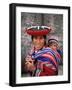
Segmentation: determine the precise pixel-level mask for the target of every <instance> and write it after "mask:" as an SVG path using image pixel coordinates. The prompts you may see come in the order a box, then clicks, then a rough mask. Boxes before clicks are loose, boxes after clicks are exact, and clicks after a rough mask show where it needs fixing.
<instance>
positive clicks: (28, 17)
mask: <svg viewBox="0 0 72 90" xmlns="http://www.w3.org/2000/svg"><path fill="white" fill-rule="evenodd" d="M36 25H37V26H48V27H51V29H52V31H51V32H50V34H49V35H48V36H47V41H48V38H49V37H50V36H52V35H53V36H57V37H58V41H59V45H60V47H61V48H62V49H63V15H62V14H48V13H44V14H43V13H27V12H21V64H22V65H21V73H22V74H21V75H22V76H28V74H27V72H26V70H25V68H24V62H25V57H26V56H27V54H28V52H29V51H30V49H31V46H32V43H31V37H30V36H29V35H28V34H27V33H26V32H25V30H26V29H27V28H28V27H30V26H36ZM62 74H63V68H62V65H61V66H60V67H59V75H62Z"/></svg>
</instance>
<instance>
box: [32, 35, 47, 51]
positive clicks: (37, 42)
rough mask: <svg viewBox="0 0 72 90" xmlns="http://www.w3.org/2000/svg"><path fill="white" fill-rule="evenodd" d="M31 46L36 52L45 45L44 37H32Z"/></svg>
mask: <svg viewBox="0 0 72 90" xmlns="http://www.w3.org/2000/svg"><path fill="white" fill-rule="evenodd" d="M33 44H34V47H35V49H36V50H39V49H41V48H42V47H43V46H44V44H45V39H44V36H33Z"/></svg>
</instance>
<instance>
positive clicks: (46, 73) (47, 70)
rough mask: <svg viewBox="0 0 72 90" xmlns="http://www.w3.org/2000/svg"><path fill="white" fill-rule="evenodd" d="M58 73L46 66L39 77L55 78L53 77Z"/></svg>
mask: <svg viewBox="0 0 72 90" xmlns="http://www.w3.org/2000/svg"><path fill="white" fill-rule="evenodd" d="M57 74H58V73H57V71H55V70H53V69H51V68H48V67H46V66H43V71H42V72H41V73H40V75H39V76H53V75H57Z"/></svg>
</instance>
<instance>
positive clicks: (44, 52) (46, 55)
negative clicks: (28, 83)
mask: <svg viewBox="0 0 72 90" xmlns="http://www.w3.org/2000/svg"><path fill="white" fill-rule="evenodd" d="M32 59H34V60H35V61H37V62H38V65H37V69H39V67H41V68H43V69H44V71H46V72H44V73H46V74H47V73H48V71H50V72H51V70H52V69H51V68H48V66H49V65H48V63H49V64H51V65H52V66H53V67H54V68H55V71H56V72H58V60H60V57H58V56H57V54H56V53H55V52H54V51H53V50H52V49H51V48H49V47H47V48H43V49H41V50H39V51H38V52H33V53H32ZM39 63H40V64H39ZM47 65H48V66H47ZM46 69H47V70H46ZM50 72H49V73H48V75H51V74H50ZM38 73H39V74H40V75H41V73H42V75H43V74H44V73H43V72H41V70H40V72H38ZM39 74H37V75H39ZM53 74H54V73H53ZM56 74H57V73H56Z"/></svg>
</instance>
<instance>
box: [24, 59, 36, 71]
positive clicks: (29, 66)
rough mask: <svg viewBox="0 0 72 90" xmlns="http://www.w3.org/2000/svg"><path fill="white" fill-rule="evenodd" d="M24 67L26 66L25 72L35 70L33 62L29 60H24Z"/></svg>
mask: <svg viewBox="0 0 72 90" xmlns="http://www.w3.org/2000/svg"><path fill="white" fill-rule="evenodd" d="M25 66H26V69H27V71H34V70H35V66H34V61H33V60H32V59H31V58H27V59H26V63H25Z"/></svg>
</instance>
